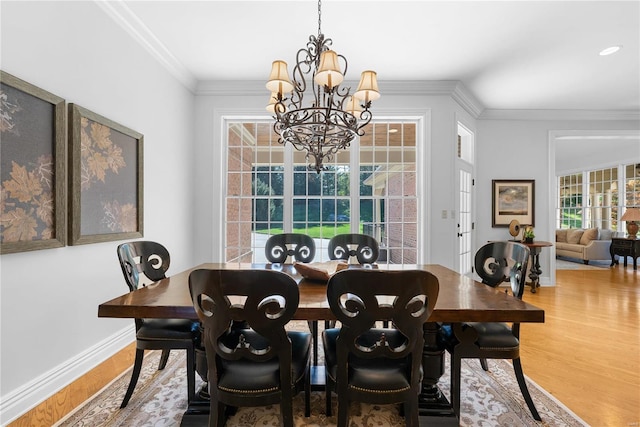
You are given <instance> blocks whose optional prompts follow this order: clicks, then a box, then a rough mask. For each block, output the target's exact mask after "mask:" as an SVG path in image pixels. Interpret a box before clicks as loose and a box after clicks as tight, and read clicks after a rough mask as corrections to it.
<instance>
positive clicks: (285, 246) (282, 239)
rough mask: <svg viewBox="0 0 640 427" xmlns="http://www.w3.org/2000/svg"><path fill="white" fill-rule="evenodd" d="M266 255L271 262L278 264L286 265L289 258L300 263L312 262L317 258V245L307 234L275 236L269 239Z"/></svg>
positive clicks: (265, 249)
mask: <svg viewBox="0 0 640 427" xmlns="http://www.w3.org/2000/svg"><path fill="white" fill-rule="evenodd" d="M264 253H265V255H266V257H267V260H268V261H269V262H272V263H277V264H284V263H285V262H286V261H287V258H289V257H293V258H294V259H295V260H296V261H298V262H311V261H313V258H314V257H315V256H316V244H315V242H314V241H313V239H312V238H311V237H310V236H307V235H306V234H301V233H282V234H275V235H273V236H271V237H269V239H267V243H266V245H265V248H264Z"/></svg>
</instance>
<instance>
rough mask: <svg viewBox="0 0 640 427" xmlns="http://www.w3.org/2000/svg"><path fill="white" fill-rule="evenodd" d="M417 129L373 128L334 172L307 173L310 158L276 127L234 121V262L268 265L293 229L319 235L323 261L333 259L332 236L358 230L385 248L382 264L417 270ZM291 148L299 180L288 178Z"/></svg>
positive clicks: (229, 251)
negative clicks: (271, 242) (276, 237)
mask: <svg viewBox="0 0 640 427" xmlns="http://www.w3.org/2000/svg"><path fill="white" fill-rule="evenodd" d="M416 129H417V128H416V124H415V123H413V122H409V123H402V122H393V123H371V124H369V125H368V126H367V128H366V129H365V135H364V136H363V137H361V138H360V139H359V140H358V141H354V143H353V144H352V147H351V149H350V150H345V151H341V152H339V153H338V154H337V155H335V156H334V158H333V159H331V160H329V161H327V162H325V166H326V168H327V169H326V170H325V171H323V172H322V173H321V174H317V173H316V172H315V171H313V170H309V169H308V168H307V164H308V163H309V162H308V161H307V159H306V158H305V155H304V153H302V152H298V151H295V150H291V148H290V147H284V146H283V145H281V144H279V143H278V142H277V140H278V137H277V135H275V134H274V132H273V129H272V125H271V123H270V122H267V121H248V122H242V121H240V122H228V141H227V144H228V150H227V156H228V159H227V168H228V171H227V172H228V176H227V198H226V203H227V204H226V215H227V217H226V221H225V222H226V227H227V233H226V240H225V246H226V259H227V261H242V262H264V261H266V260H265V259H264V244H265V242H266V239H267V238H268V236H269V235H272V234H276V233H281V232H291V231H292V232H299V233H305V234H309V235H311V236H312V237H314V238H315V239H316V261H325V260H327V259H328V253H327V244H328V239H329V238H331V237H332V236H333V235H335V234H342V233H350V232H358V233H365V234H369V235H372V236H374V237H375V238H376V239H377V240H378V241H379V242H380V244H381V248H382V251H381V257H380V259H379V261H378V262H379V263H387V262H388V263H410V264H415V263H416V261H417V258H418V255H417V247H418V246H417V206H418V203H417V184H416V173H415V171H416V164H415V161H416V137H417V133H416ZM358 147H360V150H359V151H358ZM286 150H291V157H292V158H293V168H292V174H291V175H287V173H286V172H285V157H286V156H285V151H286ZM353 155H357V156H358V157H357V159H355V160H356V161H355V164H356V165H358V166H357V167H358V171H357V172H356V173H352V171H351V167H352V163H351V161H352V157H351V156H353ZM289 167H291V166H289ZM354 172H355V171H354ZM352 177H353V178H358V188H359V191H358V194H353V195H351V194H350V193H351V179H352ZM287 180H291V183H290V184H288V185H289V188H290V189H291V190H290V191H291V194H290V195H287V194H285V188H286V184H285V181H287ZM354 204H356V205H354ZM352 206H357V208H358V209H357V210H356V211H354V212H359V218H354V217H353V215H352V209H351V207H352ZM287 211H288V212H290V217H289V218H290V224H287V223H286V222H285V218H286V217H287V215H286V212H287ZM387 230H390V234H393V238H392V239H389V238H388V236H387Z"/></svg>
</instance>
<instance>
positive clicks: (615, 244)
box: [609, 237, 640, 270]
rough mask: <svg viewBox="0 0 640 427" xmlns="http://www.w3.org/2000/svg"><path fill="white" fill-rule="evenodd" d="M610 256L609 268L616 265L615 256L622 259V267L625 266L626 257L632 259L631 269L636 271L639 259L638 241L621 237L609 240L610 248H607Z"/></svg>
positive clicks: (639, 244)
mask: <svg viewBox="0 0 640 427" xmlns="http://www.w3.org/2000/svg"><path fill="white" fill-rule="evenodd" d="M609 253H610V254H611V267H613V266H614V264H618V263H619V260H616V257H615V256H616V255H618V256H621V257H623V258H624V266H625V267H626V266H627V257H628V256H630V257H631V258H633V269H634V270H637V269H638V257H640V239H625V238H623V237H613V238H611V246H610V247H609Z"/></svg>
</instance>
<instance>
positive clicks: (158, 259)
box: [117, 241, 200, 408]
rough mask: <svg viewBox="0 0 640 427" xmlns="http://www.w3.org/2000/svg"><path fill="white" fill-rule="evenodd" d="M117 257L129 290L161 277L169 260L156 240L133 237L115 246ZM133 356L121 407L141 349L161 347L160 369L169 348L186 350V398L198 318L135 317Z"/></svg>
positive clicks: (192, 384) (192, 375) (130, 389)
mask: <svg viewBox="0 0 640 427" xmlns="http://www.w3.org/2000/svg"><path fill="white" fill-rule="evenodd" d="M117 253H118V260H119V261H120V267H121V268H122V273H123V274H124V278H125V281H126V283H127V286H128V287H129V291H131V292H132V291H135V290H136V289H138V288H139V287H142V286H145V285H146V284H149V283H152V282H155V281H158V280H160V279H164V278H165V273H166V271H167V270H168V269H169V263H170V261H171V259H170V256H169V251H167V249H166V248H165V247H164V246H163V245H161V244H160V243H156V242H151V241H135V242H129V243H123V244H121V245H119V246H118V249H117ZM135 324H136V356H135V362H134V364H133V372H132V374H131V380H130V382H129V387H128V388H127V392H126V393H125V396H124V399H123V400H122V404H121V405H120V407H121V408H124V407H125V406H127V404H128V403H129V399H130V398H131V395H132V394H133V391H134V389H135V388H136V383H137V382H138V377H139V376H140V370H141V368H142V360H143V358H144V351H145V350H162V356H161V357H160V364H159V366H158V369H164V367H165V366H166V364H167V359H168V358H169V352H170V350H174V349H182V350H186V352H187V388H188V389H187V399H188V400H189V401H191V400H192V399H193V397H194V395H195V353H194V346H195V341H196V340H198V339H199V337H200V333H199V331H198V322H194V321H191V320H187V319H135Z"/></svg>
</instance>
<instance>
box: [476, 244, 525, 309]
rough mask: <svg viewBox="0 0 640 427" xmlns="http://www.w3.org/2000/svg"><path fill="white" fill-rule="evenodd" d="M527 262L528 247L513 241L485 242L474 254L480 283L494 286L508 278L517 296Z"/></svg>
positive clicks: (522, 288)
mask: <svg viewBox="0 0 640 427" xmlns="http://www.w3.org/2000/svg"><path fill="white" fill-rule="evenodd" d="M528 262H529V248H528V247H526V246H525V245H522V244H520V243H515V242H491V243H487V244H486V245H484V246H482V247H481V248H480V249H478V251H477V252H476V256H475V267H476V273H478V275H479V276H480V278H481V279H482V283H484V284H486V285H489V286H491V287H496V286H498V285H499V284H500V283H502V282H504V281H506V280H507V279H508V280H509V281H510V283H511V291H512V292H513V295H514V296H515V297H517V298H522V294H523V292H524V288H525V285H526V281H527V276H526V273H527V264H528Z"/></svg>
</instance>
